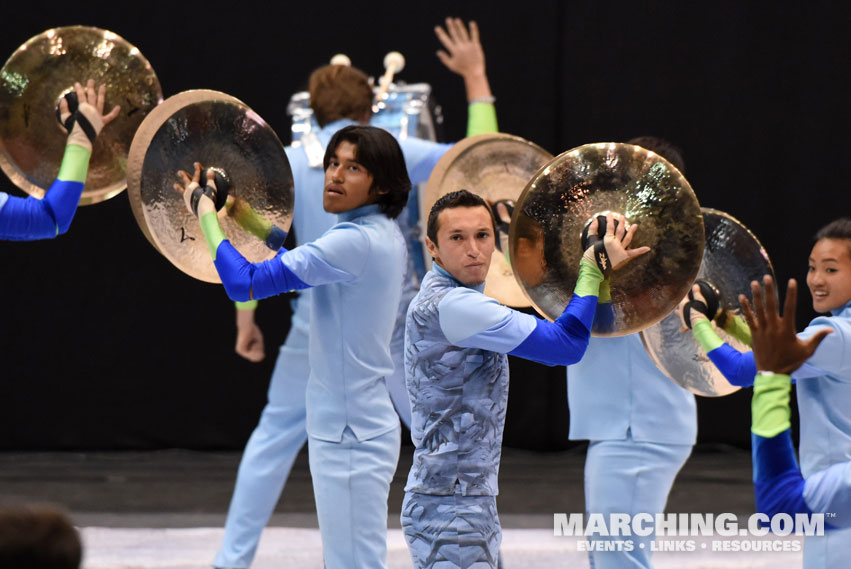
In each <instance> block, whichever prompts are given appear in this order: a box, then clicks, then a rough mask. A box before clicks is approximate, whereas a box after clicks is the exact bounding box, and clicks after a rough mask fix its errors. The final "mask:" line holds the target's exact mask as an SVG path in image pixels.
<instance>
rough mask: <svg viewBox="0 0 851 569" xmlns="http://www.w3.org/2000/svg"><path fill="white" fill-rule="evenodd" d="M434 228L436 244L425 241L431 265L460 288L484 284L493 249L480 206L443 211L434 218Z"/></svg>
mask: <svg viewBox="0 0 851 569" xmlns="http://www.w3.org/2000/svg"><path fill="white" fill-rule="evenodd" d="M437 228H438V229H437V243H433V242H432V241H431V239H429V238H426V247H428V252H429V254H430V255H431V256H432V257H434V260H435V262H437V264H438V265H440V266H441V267H443V268H444V269H446V271H447V272H449V274H450V275H452V276H453V277H455V279H456V280H458V282H460V283H461V284H463V285H466V286H478V285H480V284H482V283H483V282H485V277H486V276H487V274H488V269H489V268H490V264H491V254H492V253H493V250H494V234H493V221H491V216H490V212H489V211H488V210H487V209H485V208H484V207H483V206H474V207H454V208H448V209H444V210H443V211H441V212H440V213H439V214H438V216H437Z"/></svg>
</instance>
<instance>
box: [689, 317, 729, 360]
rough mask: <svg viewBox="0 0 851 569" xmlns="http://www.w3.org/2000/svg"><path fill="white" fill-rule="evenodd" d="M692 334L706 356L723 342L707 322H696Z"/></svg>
mask: <svg viewBox="0 0 851 569" xmlns="http://www.w3.org/2000/svg"><path fill="white" fill-rule="evenodd" d="M692 332H693V333H694V337H695V339H696V340H697V342H698V343H699V344H700V347H701V348H703V349H704V350H705V351H706V353H707V354H708V353H709V352H711V351H712V350H714V349H716V348H718V347H720V346H722V345H723V344H724V341H723V340H722V339H721V337H720V336H718V334H717V333H716V332H715V328H713V327H712V323H710V322H709V320H698V321H697V323H696V324H695V325H694V328H693V330H692Z"/></svg>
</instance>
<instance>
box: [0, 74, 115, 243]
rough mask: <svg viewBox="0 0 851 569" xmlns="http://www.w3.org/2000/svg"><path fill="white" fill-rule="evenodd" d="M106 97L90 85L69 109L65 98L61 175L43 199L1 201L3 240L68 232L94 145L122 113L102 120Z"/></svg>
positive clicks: (79, 91)
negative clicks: (98, 136)
mask: <svg viewBox="0 0 851 569" xmlns="http://www.w3.org/2000/svg"><path fill="white" fill-rule="evenodd" d="M105 96H106V86H105V85H101V86H100V88H99V89H97V90H96V89H95V82H94V81H93V80H92V79H89V81H88V83H87V84H86V86H85V87H83V86H82V85H80V84H79V83H75V84H74V97H71V98H70V100H71V103H72V105H71V106H69V103H68V100H66V99H65V98H62V99H61V100H60V102H59V120H60V122H61V123H62V126H63V127H64V128H65V129H66V130H67V131H68V141H67V143H66V145H65V154H64V155H63V157H62V164H61V166H60V167H59V174H57V176H56V180H55V181H54V182H53V184H52V185H51V186H50V188H49V189H48V190H47V193H46V194H45V196H44V199H38V198H35V197H33V196H29V197H27V198H19V197H15V196H6V199H5V200H4V199H2V198H0V239H9V240H13V241H32V240H36V239H52V238H54V237H56V236H57V235H60V234H62V233H65V232H66V231H68V228H69V227H70V226H71V220H72V219H73V218H74V213H75V212H76V211H77V204H78V203H79V202H80V195H81V194H82V193H83V184H84V182H85V181H86V173H87V172H88V168H89V159H90V158H91V155H92V143H93V142H94V140H95V137H96V136H97V135H98V133H99V132H100V131H101V130H102V129H103V127H104V126H105V125H106V124H108V123H109V122H110V121H112V120H113V119H114V118H115V117H117V116H118V112H119V111H120V107H114V108H113V109H112V110H111V111H110V112H109V113H108V114H106V115H104V114H103V106H104V100H105ZM3 195H4V196H5V194H3Z"/></svg>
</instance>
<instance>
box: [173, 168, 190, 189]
mask: <svg viewBox="0 0 851 569" xmlns="http://www.w3.org/2000/svg"><path fill="white" fill-rule="evenodd" d="M177 177H178V178H180V181H181V182H183V185H184V186H188V185H189V184H190V183H191V182H192V178H191V177H190V176H189V173H188V172H186V171H185V170H178V171H177Z"/></svg>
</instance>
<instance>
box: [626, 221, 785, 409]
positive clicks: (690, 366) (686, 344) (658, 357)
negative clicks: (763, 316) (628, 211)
mask: <svg viewBox="0 0 851 569" xmlns="http://www.w3.org/2000/svg"><path fill="white" fill-rule="evenodd" d="M702 211H703V224H704V227H705V228H706V246H705V247H704V248H703V259H702V261H701V263H700V270H699V271H698V273H697V278H698V279H701V280H704V281H706V282H708V283H710V284H711V285H712V286H714V287H715V289H716V290H718V291H719V292H720V299H719V306H720V307H721V309H723V310H727V311H729V312H728V317H735V316H739V317H740V314H741V311H740V308H739V300H738V298H739V295H740V294H744V295H745V296H747V297H748V300H751V301H752V300H753V298H752V295H751V287H750V283H751V281H754V280H756V281H761V280H762V277H763V275H772V277H773V276H774V269H773V268H772V266H771V260H770V259H769V258H768V253H766V252H765V249H764V248H763V246H762V245H761V244H760V242H759V241H758V240H757V238H756V236H755V235H754V234H753V233H751V232H750V231H749V230H748V228H747V227H745V226H744V225H743V224H742V223H741V222H740V221H739V220H737V219H736V218H734V217H733V216H731V215H729V214H727V213H724V212H723V211H718V210H715V209H709V208H703V210H702ZM734 315H735V316H734ZM681 326H682V320H681V319H680V316H679V314H678V313H677V312H674V313H672V314H669V315H668V316H666V317H665V318H664V319H663V320H662V321H661V322H659V323H658V324H655V325H653V326H651V327H649V328H647V329H645V330H642V332H641V340H642V341H643V342H644V347H645V348H647V352H648V353H649V354H650V357H651V358H653V361H654V362H656V365H657V366H659V369H660V370H662V372H664V373H665V375H667V376H668V377H670V378H671V379H672V380H674V382H676V383H677V384H678V385H680V386H681V387H684V388H685V389H688V390H689V391H691V392H692V393H696V394H698V395H704V396H707V397H719V396H723V395H728V394H730V393H733V392H734V391H737V390H738V389H739V387H738V386H735V385H731V384H730V382H728V381H727V380H726V379H725V378H724V376H723V375H722V374H721V372H720V371H718V368H716V367H715V365H714V364H713V363H712V362H711V361H710V360H709V358H708V357H707V356H706V352H705V351H704V350H703V348H701V347H700V344H699V343H698V342H697V340H695V339H694V334H692V331H691V330H687V331H685V332H680V327H681ZM713 326H714V327H715V331H716V332H718V335H719V336H721V339H722V340H724V341H725V342H727V343H728V344H730V345H731V346H733V347H734V348H735V349H737V350H739V351H740V352H746V351H750V346H748V345H746V344H745V343H743V342H741V341H739V340H737V339H736V338H734V337H733V336H732V335H730V334H728V333H727V332H725V331H724V330H722V329H720V328H719V327H718V326H715V325H714V324H713Z"/></svg>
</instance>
